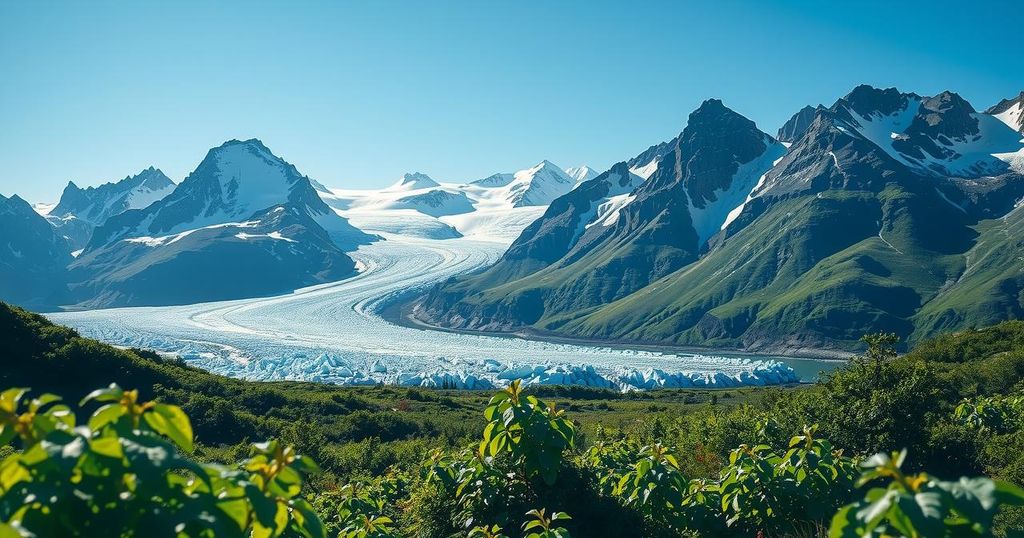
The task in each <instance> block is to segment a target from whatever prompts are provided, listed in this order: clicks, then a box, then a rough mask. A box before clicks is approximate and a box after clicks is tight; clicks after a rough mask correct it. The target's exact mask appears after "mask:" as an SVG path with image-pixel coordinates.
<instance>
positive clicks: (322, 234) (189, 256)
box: [70, 204, 355, 307]
mask: <svg viewBox="0 0 1024 538" xmlns="http://www.w3.org/2000/svg"><path fill="white" fill-rule="evenodd" d="M70 270H71V275H72V278H73V280H74V282H75V284H73V285H72V287H73V291H74V292H75V294H76V296H78V297H84V298H85V299H84V300H82V301H81V302H80V303H79V306H83V307H100V306H102V307H111V306H128V305H131V306H147V305H170V304H188V303H195V302H201V301H216V300H227V299H239V298H245V297H259V296H264V295H272V294H277V293H283V292H288V291H291V290H294V289H296V288H300V287H304V286H310V285H313V284H320V283H323V282H330V281H333V280H339V279H342V278H345V277H348V276H351V275H352V274H354V273H355V264H354V262H353V261H352V259H351V258H349V257H348V256H347V255H345V253H344V252H343V251H342V250H341V249H339V248H338V247H337V246H336V245H335V244H334V242H333V241H332V240H331V238H330V236H329V235H328V233H327V232H326V231H325V230H324V229H323V228H321V227H320V226H318V225H317V223H316V222H315V221H314V220H313V219H312V218H311V217H310V216H309V214H308V213H307V212H306V211H303V210H302V209H300V208H299V207H297V206H294V205H291V204H282V205H278V206H275V207H272V208H269V209H266V210H264V211H260V212H257V213H256V214H254V215H251V216H250V217H249V218H248V219H246V220H245V221H244V222H242V223H235V224H229V225H223V226H214V227H207V228H200V229H198V230H194V231H192V230H189V231H185V232H181V233H179V234H177V235H172V236H165V237H161V238H148V237H147V238H135V239H127V240H121V241H117V242H115V243H112V244H110V245H106V246H105V247H103V248H100V249H95V250H92V251H89V252H86V253H84V254H83V255H82V256H81V257H80V258H79V259H78V260H76V261H75V262H74V263H73V264H72V265H71V267H70Z"/></svg>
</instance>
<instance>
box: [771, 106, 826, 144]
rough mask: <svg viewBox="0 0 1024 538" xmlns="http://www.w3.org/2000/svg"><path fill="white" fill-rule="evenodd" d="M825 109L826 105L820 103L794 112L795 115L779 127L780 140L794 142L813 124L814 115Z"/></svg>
mask: <svg viewBox="0 0 1024 538" xmlns="http://www.w3.org/2000/svg"><path fill="white" fill-rule="evenodd" d="M823 110H825V107H824V106H822V105H818V106H816V107H812V106H810V105H807V106H805V107H803V108H801V109H800V111H799V112H797V113H796V114H793V117H791V118H789V120H788V121H787V122H786V123H785V124H783V125H782V127H780V128H779V134H778V136H777V137H776V138H778V140H779V142H786V143H789V144H792V143H793V142H796V141H797V140H799V139H800V137H801V136H803V135H804V133H805V132H807V128H808V127H810V126H811V122H813V121H814V117H815V116H816V115H817V114H818V113H819V112H821V111H823Z"/></svg>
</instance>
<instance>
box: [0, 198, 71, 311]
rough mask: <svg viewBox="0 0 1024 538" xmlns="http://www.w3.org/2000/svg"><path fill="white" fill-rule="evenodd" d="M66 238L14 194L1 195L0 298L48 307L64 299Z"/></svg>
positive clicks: (21, 303)
mask: <svg viewBox="0 0 1024 538" xmlns="http://www.w3.org/2000/svg"><path fill="white" fill-rule="evenodd" d="M69 252H70V249H69V248H68V244H67V241H66V240H65V239H64V238H63V237H60V236H59V235H58V234H57V233H56V231H55V230H54V228H53V227H52V226H50V224H49V223H48V222H47V221H46V219H44V218H43V217H42V216H40V215H39V214H38V213H36V212H35V210H33V209H32V206H30V205H29V204H28V202H26V201H24V200H22V199H21V198H19V197H18V196H17V195H15V196H11V197H10V198H5V197H4V196H2V195H0V300H4V301H7V302H10V303H14V304H17V305H20V306H25V307H27V308H33V309H50V308H53V307H55V306H56V305H59V304H62V303H63V302H64V301H66V300H67V276H66V270H65V268H66V267H67V265H68V263H70V262H71V254H69Z"/></svg>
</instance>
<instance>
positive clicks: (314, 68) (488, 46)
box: [0, 1, 1024, 203]
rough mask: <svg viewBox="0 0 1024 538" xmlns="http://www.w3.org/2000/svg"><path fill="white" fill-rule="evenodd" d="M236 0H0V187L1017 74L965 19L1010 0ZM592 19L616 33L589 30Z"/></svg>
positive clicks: (341, 156)
mask: <svg viewBox="0 0 1024 538" xmlns="http://www.w3.org/2000/svg"><path fill="white" fill-rule="evenodd" d="M237 5H242V4H222V5H217V6H212V7H211V6H202V5H201V4H191V5H190V6H189V7H187V8H186V9H177V10H174V9H173V8H170V7H168V8H164V7H161V6H127V7H126V6H115V5H112V4H105V5H102V6H100V7H94V6H77V5H74V4H70V3H63V4H62V3H58V4H54V5H49V6H38V5H18V6H15V5H4V6H2V7H0V18H3V19H5V20H8V21H9V24H8V26H9V27H10V28H11V31H9V32H5V34H4V35H2V36H0V69H3V70H4V72H5V73H8V76H6V77H5V80H4V81H3V82H2V83H0V99H2V100H3V101H4V102H5V103H8V106H7V107H5V108H4V111H3V113H2V116H0V117H2V118H3V120H4V125H5V127H6V129H5V130H4V132H3V134H2V135H0V159H3V160H4V162H5V163H6V164H7V166H6V167H5V168H6V172H5V175H4V176H3V177H0V193H3V194H4V195H5V196H10V195H12V194H17V195H19V196H20V197H21V198H24V199H25V200H27V201H29V202H32V203H39V202H56V201H57V199H58V197H59V196H60V193H61V191H62V190H63V188H64V186H65V185H67V183H68V181H74V182H75V184H76V185H78V186H80V187H83V188H85V187H89V186H97V185H100V184H102V183H107V182H111V181H118V180H120V179H121V178H124V177H126V176H130V175H135V174H137V173H139V172H140V171H141V170H143V169H145V168H148V167H149V166H153V167H155V168H158V169H160V170H162V171H163V172H164V173H165V174H167V176H168V177H170V178H171V179H172V180H173V181H175V182H176V183H177V182H181V181H182V180H183V179H184V178H185V177H186V176H187V175H188V174H189V173H191V172H192V170H193V169H194V168H195V166H196V165H197V164H198V163H199V162H200V161H201V160H202V158H203V157H204V156H205V154H206V152H207V151H208V150H209V149H210V148H213V147H217V146H219V145H220V144H221V143H223V142H224V141H226V140H231V139H239V140H245V139H249V138H258V139H260V140H261V141H263V142H264V143H265V144H266V145H267V146H268V147H269V148H271V150H272V151H274V153H275V154H276V155H278V156H280V157H281V158H283V159H285V160H286V161H288V162H290V163H292V164H294V165H295V166H296V167H297V168H298V169H299V171H300V172H301V173H303V174H305V175H307V176H309V177H310V178H312V179H315V180H317V181H319V182H320V183H322V184H324V185H327V186H329V187H332V188H342V189H372V188H382V187H385V186H387V185H390V184H391V183H394V182H395V181H396V180H397V179H398V178H399V177H401V175H402V174H403V173H406V172H422V173H425V174H428V175H430V176H431V177H432V178H434V179H435V180H437V181H440V182H451V183H463V182H467V181H472V180H474V179H479V178H482V177H486V176H489V175H491V174H493V173H495V172H513V171H516V170H520V169H523V168H527V167H529V166H532V165H533V164H536V163H538V162H541V161H542V160H550V161H552V162H554V163H556V164H557V165H558V166H560V167H563V168H567V167H573V166H581V165H586V166H590V167H592V168H593V169H595V170H596V171H598V172H601V171H604V170H606V169H607V168H608V167H609V166H611V165H612V164H614V163H615V162H619V161H622V160H625V159H628V158H630V157H632V156H634V155H636V154H638V153H640V152H641V151H643V150H644V149H646V148H647V147H649V146H651V145H652V144H656V143H658V142H661V141H665V140H669V139H671V138H672V137H674V136H676V135H677V134H678V133H679V132H680V131H681V130H682V129H683V127H684V126H685V123H686V118H687V116H688V115H689V113H690V112H691V111H693V110H694V109H695V108H697V106H699V104H700V103H701V102H703V101H704V100H705V99H709V98H716V99H721V100H722V101H723V102H724V103H725V105H726V106H728V107H729V108H731V109H733V110H735V111H736V112H738V113H740V114H742V115H744V116H746V117H748V118H750V119H751V120H753V121H754V122H755V123H756V124H757V126H758V127H759V128H760V129H761V130H762V131H764V132H766V133H768V134H771V135H773V136H774V135H775V134H776V131H777V130H778V128H779V127H781V125H782V124H783V123H784V122H785V121H786V120H787V119H788V118H789V117H790V116H791V115H792V114H794V113H795V112H797V111H798V110H799V109H801V108H802V107H804V106H807V105H810V106H814V105H817V104H819V103H820V104H823V105H825V106H829V105H831V104H832V103H833V102H834V101H835V100H836V99H838V98H840V97H842V96H843V95H845V94H847V93H848V92H849V91H850V90H852V89H853V88H854V87H855V86H857V85H860V84H870V85H872V86H876V87H881V88H887V87H896V88H898V89H900V90H901V91H903V92H915V93H919V94H922V95H934V94H936V93H939V92H941V91H943V90H947V89H948V90H951V91H954V92H957V93H959V94H960V95H961V96H962V97H964V98H965V99H966V100H967V101H969V102H970V103H971V104H972V105H974V106H975V108H977V109H978V110H979V111H982V110H984V109H985V108H988V107H989V106H991V105H993V104H995V103H996V102H998V101H999V100H1001V99H1005V98H1010V97H1013V96H1015V95H1017V94H1019V93H1020V92H1021V91H1022V90H1024V80H1019V79H1020V77H1019V75H1014V74H1013V73H1011V72H1010V71H1011V69H1008V68H1006V67H1005V66H1008V65H1013V61H1014V55H1015V49H1014V47H1013V42H1012V37H1011V36H1009V35H1008V34H1005V35H1003V34H998V33H996V34H995V35H987V36H986V38H985V39H984V40H981V39H977V38H975V37H974V35H973V34H974V33H976V32H975V29H977V28H981V27H983V26H982V25H981V24H980V23H982V22H984V21H986V20H988V18H990V17H992V16H997V15H998V13H999V12H1000V11H1001V10H1002V9H1004V8H1011V7H1012V5H1011V3H1010V2H1000V1H993V2H983V3H981V4H978V8H977V9H975V10H973V11H972V12H970V13H962V14H958V21H957V25H956V27H955V28H950V29H949V31H948V32H947V34H946V38H944V39H943V41H942V42H939V43H936V42H933V41H932V40H931V39H930V35H929V33H928V31H927V29H928V28H933V27H935V25H936V24H948V21H945V19H944V18H943V14H942V13H933V12H931V11H929V10H927V9H924V7H926V6H927V5H928V4H927V3H924V2H914V3H908V4H903V5H899V6H887V5H885V4H884V3H882V2H873V3H863V2H858V3H856V4H855V3H852V2H847V3H837V4H834V5H829V6H817V7H816V8H815V9H806V5H807V4H806V3H803V2H796V1H792V2H785V3H782V4H778V5H775V6H771V7H767V6H762V5H759V4H757V3H753V2H727V3H723V4H716V5H714V6H680V5H677V4H675V3H662V2H645V3H643V4H642V5H632V6H619V5H614V4H610V3H600V2H599V3H581V2H566V3H560V4H557V5H547V4H532V5H525V6H516V7H515V8H513V7H511V6H479V5H474V4H465V3H459V2H449V3H444V4H443V5H440V6H421V5H417V4H412V3H402V4H401V8H402V9H401V11H400V12H399V11H398V10H396V9H388V8H387V7H386V6H383V5H378V4H372V5H371V4H345V5H324V6H320V8H319V9H303V8H301V7H298V8H296V7H292V6H264V7H262V8H260V9H253V10H250V11H246V12H240V11H239V10H237V9H233V7H235V6H237ZM395 5H397V4H390V6H395ZM802 6H803V7H802ZM306 7H308V5H307V6H306ZM200 9H201V11H200ZM883 9H884V14H885V16H884V17H880V16H879V13H880V12H881V10H883ZM651 13H657V15H658V17H657V20H658V23H659V24H658V25H650V24H644V22H643V17H641V16H649V15H650V14H651ZM638 21H639V22H638ZM662 25H664V26H671V28H669V29H668V30H665V29H662V28H661V27H660V26H662ZM609 28H611V29H613V33H611V34H610V35H611V36H613V37H615V38H616V39H610V38H608V36H607V35H604V34H602V35H601V38H595V37H593V36H594V35H595V29H599V30H606V29H609ZM652 28H653V29H652ZM510 29H513V30H515V31H514V32H509V30H510ZM516 38H519V39H516ZM126 43H130V46H126ZM761 44H763V46H752V45H761ZM663 51H668V52H663ZM794 51H799V53H800V56H799V57H798V58H799V60H801V61H799V62H794V61H793V58H794V56H795V53H794ZM652 52H653V53H655V54H654V55H653V57H652ZM225 57H227V58H228V60H227V61H225ZM140 81H141V82H140ZM954 81H957V82H954ZM14 104H17V105H18V106H12V105H14Z"/></svg>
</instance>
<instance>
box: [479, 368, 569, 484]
mask: <svg viewBox="0 0 1024 538" xmlns="http://www.w3.org/2000/svg"><path fill="white" fill-rule="evenodd" d="M520 383H521V382H520V380H515V381H513V382H512V383H511V384H510V385H509V386H508V388H506V389H505V390H503V391H501V392H499V393H497V394H495V395H494V396H493V397H492V398H491V401H490V403H489V404H488V405H487V409H485V410H484V417H485V418H486V419H487V421H488V422H487V426H486V427H485V428H484V434H483V439H482V440H481V441H480V455H481V456H485V457H495V456H501V455H504V454H507V455H508V457H509V458H510V459H511V461H512V463H513V465H515V466H517V467H520V468H521V469H522V471H523V473H524V475H525V478H527V479H529V478H532V477H534V476H540V477H541V478H542V479H543V480H544V482H545V483H547V484H548V485H551V484H554V483H555V479H556V478H557V477H558V468H559V466H560V465H561V462H562V452H563V451H565V450H566V449H568V448H572V447H573V444H574V442H575V435H576V430H575V427H574V426H573V424H572V422H570V421H568V420H566V419H565V418H563V415H564V414H565V412H564V411H563V410H556V409H555V406H553V405H548V404H546V403H544V402H542V401H541V400H539V399H538V398H537V397H536V396H532V395H525V394H523V390H522V386H521V384H520Z"/></svg>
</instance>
